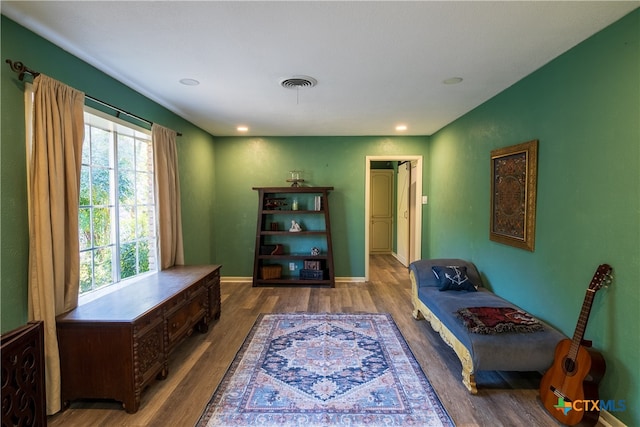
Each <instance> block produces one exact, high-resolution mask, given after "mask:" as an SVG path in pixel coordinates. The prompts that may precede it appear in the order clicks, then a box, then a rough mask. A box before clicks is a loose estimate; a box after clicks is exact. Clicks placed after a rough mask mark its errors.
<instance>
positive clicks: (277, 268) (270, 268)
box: [260, 264, 282, 280]
mask: <svg viewBox="0 0 640 427" xmlns="http://www.w3.org/2000/svg"><path fill="white" fill-rule="evenodd" d="M260 276H261V278H262V280H270V279H279V278H280V277H282V266H281V265H280V264H274V265H263V266H262V267H261V268H260Z"/></svg>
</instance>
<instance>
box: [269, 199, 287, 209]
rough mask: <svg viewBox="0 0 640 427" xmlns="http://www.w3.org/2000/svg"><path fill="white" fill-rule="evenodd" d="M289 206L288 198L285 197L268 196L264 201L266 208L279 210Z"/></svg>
mask: <svg viewBox="0 0 640 427" xmlns="http://www.w3.org/2000/svg"><path fill="white" fill-rule="evenodd" d="M284 206H287V199H286V198H285V197H268V198H265V201H264V209H266V210H277V209H282V208H283V207H284Z"/></svg>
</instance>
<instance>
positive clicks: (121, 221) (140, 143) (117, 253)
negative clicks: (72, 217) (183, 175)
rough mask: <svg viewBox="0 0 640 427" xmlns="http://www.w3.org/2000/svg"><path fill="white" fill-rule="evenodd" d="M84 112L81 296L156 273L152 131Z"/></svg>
mask: <svg viewBox="0 0 640 427" xmlns="http://www.w3.org/2000/svg"><path fill="white" fill-rule="evenodd" d="M99 114H100V113H99V112H95V114H94V113H93V112H89V111H85V136H84V143H83V146H82V168H81V172H80V173H81V177H80V208H79V239H80V295H81V296H82V295H83V294H84V295H86V294H87V293H89V292H92V291H95V290H98V289H102V288H105V287H107V286H110V285H113V284H116V283H119V282H121V281H123V280H125V279H129V278H132V277H135V276H137V275H140V274H144V273H146V272H150V271H156V220H155V204H154V203H155V202H154V176H153V151H152V150H153V146H152V143H151V134H150V132H149V131H147V130H145V129H141V128H137V127H136V126H134V125H130V124H126V123H125V122H122V121H119V120H118V121H116V120H115V119H114V118H106V117H105V116H102V115H99Z"/></svg>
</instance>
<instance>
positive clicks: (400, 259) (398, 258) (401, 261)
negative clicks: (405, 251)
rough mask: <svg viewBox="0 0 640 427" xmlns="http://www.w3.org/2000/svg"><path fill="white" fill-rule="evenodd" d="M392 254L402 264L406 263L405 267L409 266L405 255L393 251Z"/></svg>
mask: <svg viewBox="0 0 640 427" xmlns="http://www.w3.org/2000/svg"><path fill="white" fill-rule="evenodd" d="M391 255H392V256H393V257H394V258H395V259H397V260H398V261H399V262H400V264H402V265H404V266H405V267H408V266H409V263H408V262H407V258H405V257H404V256H400V255H398V254H397V253H396V252H392V253H391Z"/></svg>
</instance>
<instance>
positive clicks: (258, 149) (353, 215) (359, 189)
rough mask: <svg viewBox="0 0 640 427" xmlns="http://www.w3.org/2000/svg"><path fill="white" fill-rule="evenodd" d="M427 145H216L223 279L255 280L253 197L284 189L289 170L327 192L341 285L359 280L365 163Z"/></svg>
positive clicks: (232, 141) (298, 141)
mask: <svg viewBox="0 0 640 427" xmlns="http://www.w3.org/2000/svg"><path fill="white" fill-rule="evenodd" d="M427 141H428V138H427V137H419V136H418V137H415V136H414V137H373V136H372V137H365V136H359V137H261V138H249V137H243V138H239V137H227V138H216V163H215V168H214V169H215V173H216V176H215V180H216V183H218V185H217V194H216V201H215V212H216V225H215V235H216V241H217V247H216V249H217V251H216V253H217V255H218V256H217V262H220V263H221V264H222V265H223V266H224V267H223V269H224V274H225V275H226V276H242V277H247V276H251V275H252V271H253V252H254V245H255V232H256V219H257V212H258V193H257V191H254V190H252V188H253V187H270V186H273V187H284V186H287V185H289V184H287V183H286V182H285V180H286V178H287V173H288V171H290V170H303V171H304V174H303V178H304V179H305V185H312V186H332V187H334V188H335V190H334V191H333V192H331V193H330V196H329V201H330V211H331V232H332V240H333V252H334V263H335V272H336V276H338V277H364V201H365V196H364V193H365V191H364V190H365V167H366V164H365V157H366V156H368V155H371V156H385V155H389V156H396V155H422V156H424V160H425V161H426V151H427Z"/></svg>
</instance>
